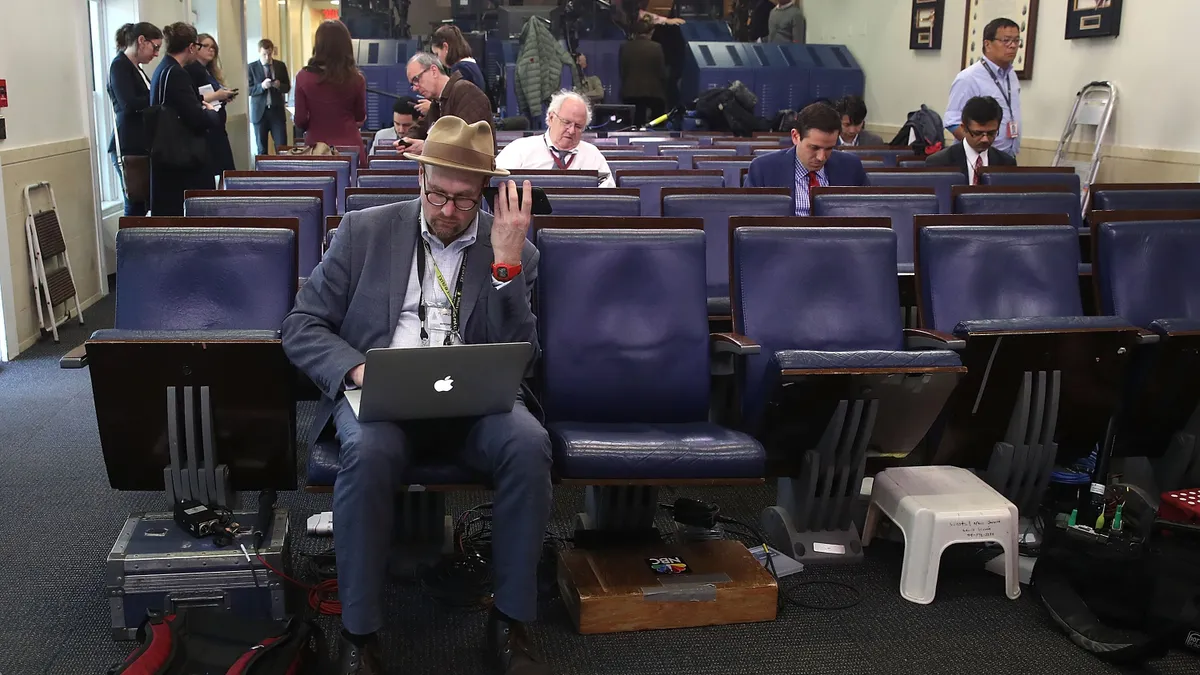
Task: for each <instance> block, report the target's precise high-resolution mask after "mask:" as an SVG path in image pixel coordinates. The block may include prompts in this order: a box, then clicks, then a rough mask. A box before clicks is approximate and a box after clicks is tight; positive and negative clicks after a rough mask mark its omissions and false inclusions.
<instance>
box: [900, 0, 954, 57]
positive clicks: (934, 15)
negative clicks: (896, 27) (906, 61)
mask: <svg viewBox="0 0 1200 675" xmlns="http://www.w3.org/2000/svg"><path fill="white" fill-rule="evenodd" d="M912 5H913V7H912V23H911V24H910V25H909V27H908V48H909V49H922V50H924V49H941V48H942V24H943V21H942V17H943V16H945V15H946V11H945V10H946V0H913V3H912Z"/></svg>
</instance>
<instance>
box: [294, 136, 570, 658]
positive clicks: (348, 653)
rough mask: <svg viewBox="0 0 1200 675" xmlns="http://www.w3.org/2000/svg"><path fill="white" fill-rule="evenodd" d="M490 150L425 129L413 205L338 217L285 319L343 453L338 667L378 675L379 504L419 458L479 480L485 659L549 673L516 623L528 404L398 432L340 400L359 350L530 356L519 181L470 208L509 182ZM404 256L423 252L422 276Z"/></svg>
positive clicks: (522, 562) (545, 489)
mask: <svg viewBox="0 0 1200 675" xmlns="http://www.w3.org/2000/svg"><path fill="white" fill-rule="evenodd" d="M493 147H494V145H493V140H492V132H491V128H490V127H489V126H488V123H487V122H476V123H475V124H471V125H468V124H467V123H466V122H464V121H463V120H461V119H459V118H457V117H451V116H443V117H441V118H440V119H439V120H437V122H436V123H434V125H433V126H432V127H431V128H430V130H429V134H428V136H427V138H426V141H425V143H424V147H423V149H422V154H421V155H420V156H415V155H411V154H407V155H405V156H406V157H407V158H409V159H415V160H416V161H417V162H419V163H420V181H421V196H420V198H419V199H417V200H413V201H409V202H403V203H400V204H394V205H389V206H382V207H378V208H372V209H367V210H364V211H355V212H351V213H348V214H346V216H345V218H344V219H343V220H342V222H341V225H340V226H339V227H338V231H337V236H336V237H334V240H333V244H332V246H331V247H330V249H329V252H328V253H327V254H326V255H325V258H324V259H323V260H322V261H321V263H320V265H318V266H317V267H316V269H315V270H313V273H312V276H311V277H310V278H309V280H308V283H306V284H305V285H304V287H303V288H302V289H301V290H300V293H299V295H298V296H297V298H296V305H295V308H294V309H293V310H292V312H291V313H290V314H289V315H288V316H287V318H285V319H284V322H283V347H284V350H285V351H286V352H287V355H288V358H290V359H291V361H292V362H293V363H294V364H296V366H297V367H298V368H299V369H300V370H302V371H304V372H305V373H306V374H307V375H308V376H309V377H310V378H312V381H313V382H314V383H316V385H317V386H318V387H319V388H320V389H321V390H322V392H323V393H324V396H323V398H322V400H321V402H320V405H319V407H318V409H317V418H316V420H315V424H314V426H313V429H312V432H311V434H312V439H313V440H314V441H315V439H316V438H317V435H318V434H319V433H320V432H321V431H322V430H323V429H324V428H325V426H326V424H327V423H328V422H329V421H330V419H332V420H333V422H334V423H335V426H336V428H337V437H338V441H339V442H340V444H341V470H340V471H339V472H338V475H337V480H336V483H335V486H334V493H333V512H334V519H335V521H336V523H337V532H336V535H335V540H334V546H335V549H336V552H337V562H338V586H339V594H340V597H341V601H342V624H343V627H344V629H345V630H344V632H343V634H342V640H341V657H340V662H339V670H337V671H336V672H338V673H345V674H349V673H357V674H359V675H367V674H375V673H383V672H384V668H383V665H382V664H381V662H380V661H381V657H380V648H379V645H378V642H377V639H376V637H375V635H376V633H377V632H378V631H379V630H380V629H381V628H383V626H384V616H383V601H382V598H383V591H384V573H385V568H386V563H387V555H388V551H389V549H390V542H391V535H392V520H393V498H394V494H395V491H396V488H397V487H398V486H399V484H400V479H401V474H402V472H403V471H404V469H405V467H406V466H408V465H409V464H410V463H411V462H414V461H416V460H418V459H419V458H421V457H423V456H424V457H429V456H437V457H438V458H439V459H442V460H443V461H445V460H449V459H453V460H456V461H458V462H460V463H462V464H463V465H466V466H468V467H470V468H471V469H474V470H476V471H479V472H481V473H484V474H488V475H490V476H491V480H492V484H493V485H494V488H495V500H494V506H493V513H494V520H493V523H494V524H493V528H494V529H493V532H494V534H493V539H492V541H493V546H494V550H493V555H492V565H493V575H494V579H495V605H494V606H493V608H492V611H491V615H490V617H489V620H488V628H487V631H488V632H487V646H488V654H489V656H490V657H491V658H492V659H493V660H494V662H495V664H496V665H497V667H498V670H497V672H500V673H509V674H516V673H521V674H527V675H540V674H544V673H549V672H550V671H549V670H548V668H547V667H546V666H544V665H542V664H541V663H540V658H539V657H538V656H536V654H535V652H534V649H533V647H532V645H531V643H530V641H529V636H528V633H527V630H526V628H525V625H524V623H525V622H529V621H532V620H534V619H535V618H536V615H537V565H538V560H539V558H540V557H541V553H542V539H543V535H544V533H545V531H546V523H547V521H548V519H549V515H550V507H551V487H550V465H551V451H550V439H549V436H548V435H547V433H546V431H545V429H544V428H543V427H542V425H541V424H540V423H539V422H538V420H537V419H536V418H535V417H534V416H533V415H532V414H531V413H530V412H529V410H528V409H527V408H526V406H525V401H527V400H530V399H529V398H528V395H527V394H526V395H524V396H522V395H518V397H517V402H516V404H515V406H514V407H513V409H512V411H511V412H507V413H502V414H497V415H489V416H485V417H481V418H477V419H472V420H465V421H464V420H461V419H457V420H455V419H449V420H425V421H418V422H411V423H410V422H406V423H403V424H398V423H394V422H360V421H359V420H358V418H357V417H356V415H355V414H354V412H353V410H352V409H351V407H350V404H349V403H348V402H347V400H346V397H345V395H344V393H343V392H344V391H345V389H346V388H347V387H354V386H361V385H362V383H363V372H364V363H365V358H366V357H365V353H366V352H367V350H369V349H372V348H377V347H383V348H386V347H389V346H390V347H393V348H398V347H431V348H437V347H438V346H440V345H443V344H455V343H467V344H473V343H503V342H528V343H531V344H532V345H534V348H535V349H534V353H535V354H536V353H537V344H538V338H537V332H536V320H535V318H534V315H533V312H532V310H531V309H530V301H529V297H530V290H531V289H532V288H533V283H534V279H535V277H536V270H537V260H538V254H537V250H536V249H535V248H534V247H533V245H532V244H530V243H529V242H528V241H527V240H526V232H527V230H528V229H529V222H530V210H531V207H532V203H533V200H532V195H531V188H530V186H529V183H528V182H526V183H525V186H524V193H523V195H522V196H523V198H522V200H521V203H520V207H518V206H517V196H518V192H517V187H516V185H515V183H513V182H512V181H509V182H507V183H506V184H505V185H503V186H502V187H501V188H500V194H499V196H498V197H497V199H496V215H495V217H494V218H493V217H492V216H489V215H487V214H481V213H480V212H479V203H480V200H481V199H482V198H483V188H484V187H485V186H486V185H487V184H488V181H489V177H490V176H506V175H508V174H507V172H505V171H501V170H496V168H495V166H494V160H493ZM418 256H425V259H426V264H425V265H424V268H425V275H424V277H425V278H424V279H419V278H418V275H417V271H416V270H417V259H418ZM463 265H465V266H466V270H465V272H464V273H463V274H461V275H460V274H459V270H460V267H461V266H463ZM456 280H457V281H456ZM439 317H440V318H439ZM422 318H424V321H423V320H422Z"/></svg>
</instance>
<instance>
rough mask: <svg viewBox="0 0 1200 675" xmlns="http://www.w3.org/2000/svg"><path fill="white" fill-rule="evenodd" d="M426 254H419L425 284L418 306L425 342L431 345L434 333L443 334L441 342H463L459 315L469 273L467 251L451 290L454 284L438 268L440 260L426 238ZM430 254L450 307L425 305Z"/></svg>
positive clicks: (440, 286) (439, 285) (422, 280)
mask: <svg viewBox="0 0 1200 675" xmlns="http://www.w3.org/2000/svg"><path fill="white" fill-rule="evenodd" d="M424 244H425V254H424V255H419V256H417V276H418V277H419V279H420V284H421V298H420V301H419V303H420V304H419V305H418V306H417V313H418V315H419V316H418V318H420V320H421V345H422V346H424V347H428V346H429V345H430V344H431V342H432V340H431V339H430V338H431V337H432V336H439V337H441V340H440V344H442V345H444V346H449V345H461V344H463V341H462V335H461V334H460V333H459V326H458V317H459V308H460V307H461V306H462V287H463V280H464V279H465V278H466V275H467V255H466V253H465V252H464V253H463V257H462V262H461V263H460V264H459V267H458V281H457V283H455V284H454V292H453V293H451V292H450V287H449V286H448V285H447V284H446V278H445V277H443V276H442V270H440V269H438V266H437V260H436V259H434V257H433V251H432V250H431V249H430V247H429V242H424ZM427 257H428V258H429V259H430V260H431V261H432V262H433V273H434V277H435V278H436V279H437V284H438V287H439V288H441V290H442V293H443V294H444V295H445V296H446V300H447V301H448V302H449V303H450V306H449V307H427V306H426V305H425V258H427Z"/></svg>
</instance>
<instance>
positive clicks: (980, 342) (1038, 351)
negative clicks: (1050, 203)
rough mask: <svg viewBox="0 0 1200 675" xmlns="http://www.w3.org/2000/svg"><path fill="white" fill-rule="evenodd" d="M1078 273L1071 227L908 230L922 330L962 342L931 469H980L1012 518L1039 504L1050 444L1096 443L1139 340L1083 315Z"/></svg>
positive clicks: (1128, 330) (1079, 448)
mask: <svg viewBox="0 0 1200 675" xmlns="http://www.w3.org/2000/svg"><path fill="white" fill-rule="evenodd" d="M1061 194H1063V195H1066V196H1067V197H1068V198H1072V199H1073V197H1071V196H1070V193H1061ZM1078 266H1079V235H1078V232H1077V231H1076V230H1075V229H1074V228H1072V227H1071V226H1066V225H1059V226H1033V227H1029V226H977V227H954V226H949V227H921V228H920V229H919V230H918V249H917V282H918V286H919V289H920V300H921V312H920V313H921V321H922V326H924V327H926V328H932V329H934V330H938V331H943V332H952V333H954V334H955V335H957V336H959V337H962V338H964V339H965V340H966V342H967V345H966V348H965V349H964V350H963V352H962V359H963V363H964V364H965V365H966V366H967V369H968V376H967V377H966V378H965V379H964V380H963V382H962V383H961V385H960V388H959V389H960V390H959V395H958V396H956V397H955V400H954V401H953V402H952V403H951V405H950V407H949V409H948V410H949V412H948V415H947V418H946V427H945V429H944V430H943V433H941V435H940V438H939V439H937V440H936V441H935V442H934V443H933V447H934V448H935V450H934V452H933V457H932V460H933V462H934V463H954V464H961V465H966V466H971V467H977V468H982V467H984V466H987V470H988V474H987V475H988V482H989V483H991V484H992V485H993V487H996V488H997V489H998V490H1000V491H1001V492H1002V493H1003V494H1005V495H1006V496H1008V497H1009V499H1010V500H1012V501H1013V502H1014V503H1016V505H1017V507H1018V508H1019V509H1021V510H1022V511H1027V510H1029V509H1031V508H1034V507H1035V506H1036V504H1037V503H1040V499H1041V494H1042V491H1043V490H1044V489H1045V485H1046V483H1047V482H1048V480H1049V474H1050V471H1051V469H1052V467H1053V465H1054V462H1055V460H1056V454H1057V451H1058V448H1059V447H1063V448H1069V449H1071V450H1072V451H1073V452H1081V453H1082V454H1087V452H1089V451H1090V450H1091V449H1092V448H1094V447H1096V445H1097V444H1098V443H1101V442H1103V441H1104V439H1105V434H1106V429H1107V422H1108V420H1109V419H1110V418H1111V417H1112V415H1113V414H1114V413H1115V410H1116V402H1117V396H1118V385H1119V382H1120V380H1121V378H1122V377H1123V376H1124V372H1125V369H1126V368H1127V366H1128V361H1129V352H1130V351H1131V350H1132V349H1133V348H1134V345H1135V344H1137V342H1138V341H1139V340H1141V338H1140V331H1139V330H1138V329H1137V328H1136V327H1134V326H1132V325H1130V324H1129V323H1128V322H1126V321H1124V320H1123V319H1120V318H1118V317H1105V316H1083V303H1082V300H1081V295H1080V289H1079V277H1078ZM1059 461H1060V462H1061V461H1063V460H1062V459H1061V458H1060V460H1059Z"/></svg>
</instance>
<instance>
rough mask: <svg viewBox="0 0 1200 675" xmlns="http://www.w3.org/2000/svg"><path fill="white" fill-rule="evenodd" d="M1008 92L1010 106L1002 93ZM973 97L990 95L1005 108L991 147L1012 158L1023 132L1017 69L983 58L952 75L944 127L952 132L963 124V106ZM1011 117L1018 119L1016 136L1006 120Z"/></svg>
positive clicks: (1019, 146) (1019, 144) (1011, 118)
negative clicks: (1012, 133) (1010, 98)
mask: <svg viewBox="0 0 1200 675" xmlns="http://www.w3.org/2000/svg"><path fill="white" fill-rule="evenodd" d="M985 61H986V62H987V64H986V66H985V65H984V62H985ZM988 68H991V69H992V74H993V75H995V76H996V79H995V80H994V81H993V80H992V75H989V74H988V71H987V69H988ZM1006 82H1007V84H1005V83H1006ZM1009 91H1011V92H1012V106H1011V108H1010V107H1009V103H1008V102H1007V101H1005V99H1004V95H1005V94H1006V93H1008V92H1009ZM976 96H990V97H992V98H994V99H996V102H997V103H999V104H1000V108H1001V109H1002V110H1004V118H1003V119H1002V120H1000V134H999V135H998V136H997V137H996V141H995V143H993V144H992V147H994V148H996V149H997V150H1001V151H1003V152H1007V153H1008V154H1010V155H1012V156H1014V157H1015V156H1016V155H1017V153H1018V152H1020V151H1021V139H1020V136H1022V135H1024V133H1025V129H1024V128H1023V126H1022V125H1021V83H1020V82H1019V81H1018V80H1017V72H1016V71H1015V70H1014V69H1013V68H1012V66H1009V67H1008V68H1006V69H1003V70H1002V69H1001V68H1000V67H999V66H997V65H996V64H995V63H992V62H991V61H989V60H988V59H986V58H981V59H979V60H978V61H976V62H975V63H973V64H971V65H970V66H969V67H967V68H966V69H965V70H963V71H962V72H960V73H959V74H958V76H957V77H955V78H954V84H952V85H950V102H949V103H947V104H946V114H945V116H944V117H943V122H944V123H945V125H946V128H947V129H949V130H951V131H953V130H954V129H957V128H958V125H960V124H962V109H963V106H965V105H966V104H967V101H969V100H971V99H972V98H974V97H976ZM1011 120H1016V122H1017V138H1013V137H1012V136H1011V135H1010V134H1009V131H1008V123H1009V121H1011Z"/></svg>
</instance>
